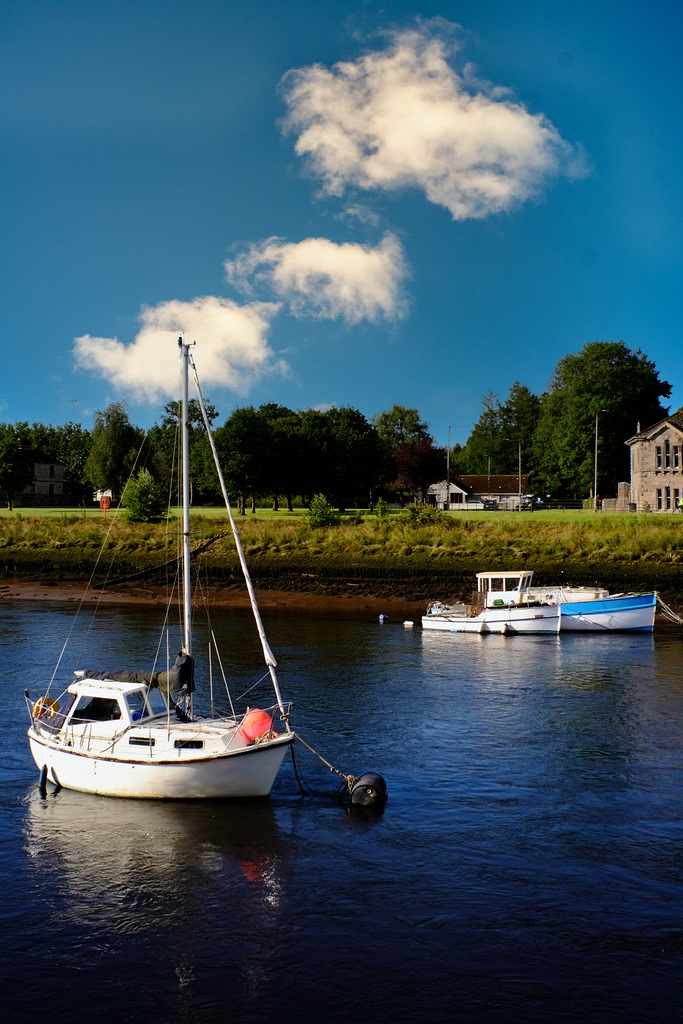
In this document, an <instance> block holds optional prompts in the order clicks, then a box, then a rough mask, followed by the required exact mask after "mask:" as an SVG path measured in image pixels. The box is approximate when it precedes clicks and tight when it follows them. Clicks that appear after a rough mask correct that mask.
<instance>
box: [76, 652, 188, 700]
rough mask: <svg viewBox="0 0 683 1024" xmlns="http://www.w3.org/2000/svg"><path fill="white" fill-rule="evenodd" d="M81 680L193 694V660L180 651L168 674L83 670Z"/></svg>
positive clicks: (116, 670)
mask: <svg viewBox="0 0 683 1024" xmlns="http://www.w3.org/2000/svg"><path fill="white" fill-rule="evenodd" d="M78 674H79V676H80V677H81V678H82V679H100V680H108V679H111V680H113V681H115V682H120V683H138V684H139V683H146V684H147V686H150V687H152V688H155V687H156V688H158V689H160V690H163V691H164V692H165V693H193V692H194V658H191V657H190V655H189V654H186V653H185V652H184V651H180V652H179V654H178V657H177V658H176V660H175V664H174V665H173V667H172V668H171V669H169V671H168V672H149V671H146V670H145V669H115V670H113V671H109V670H106V669H90V668H86V669H83V670H82V671H81V672H79V673H78Z"/></svg>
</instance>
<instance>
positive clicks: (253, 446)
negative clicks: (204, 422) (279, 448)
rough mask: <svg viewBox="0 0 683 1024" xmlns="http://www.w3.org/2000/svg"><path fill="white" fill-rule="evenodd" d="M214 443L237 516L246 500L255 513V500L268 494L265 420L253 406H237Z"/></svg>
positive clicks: (267, 431) (216, 435) (220, 429)
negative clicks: (237, 502) (237, 508)
mask: <svg viewBox="0 0 683 1024" xmlns="http://www.w3.org/2000/svg"><path fill="white" fill-rule="evenodd" d="M214 442H215V445H216V451H217V452H218V458H219V460H220V464H221V468H222V470H223V474H224V476H225V483H226V487H227V488H228V492H229V493H230V494H231V495H234V496H236V497H237V498H238V499H239V510H240V514H244V510H245V501H246V499H247V498H249V497H250V498H251V508H252V511H253V512H255V511H256V498H257V497H260V496H262V495H263V494H266V493H268V491H269V483H268V477H267V459H266V457H265V453H266V452H267V450H268V443H269V430H268V424H267V421H266V418H265V417H264V416H262V415H261V413H260V412H259V411H258V410H257V409H255V408H254V407H253V405H248V406H242V407H239V406H238V407H237V408H236V409H234V410H233V412H232V413H231V414H230V416H229V417H228V419H227V420H226V422H225V423H224V424H223V426H222V427H218V429H217V430H216V431H215V432H214Z"/></svg>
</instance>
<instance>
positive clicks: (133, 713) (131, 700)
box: [126, 690, 149, 722]
mask: <svg viewBox="0 0 683 1024" xmlns="http://www.w3.org/2000/svg"><path fill="white" fill-rule="evenodd" d="M126 704H127V705H128V710H129V711H130V717H131V718H132V719H133V721H134V722H137V721H139V719H141V718H147V716H148V715H149V711H148V710H147V705H146V703H145V694H144V692H143V691H142V690H134V691H133V693H127V694H126Z"/></svg>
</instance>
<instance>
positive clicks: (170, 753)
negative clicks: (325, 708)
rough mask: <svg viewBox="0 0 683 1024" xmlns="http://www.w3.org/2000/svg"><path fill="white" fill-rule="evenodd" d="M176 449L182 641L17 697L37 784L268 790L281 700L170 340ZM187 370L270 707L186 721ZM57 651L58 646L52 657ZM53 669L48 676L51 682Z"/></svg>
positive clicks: (285, 712)
mask: <svg viewBox="0 0 683 1024" xmlns="http://www.w3.org/2000/svg"><path fill="white" fill-rule="evenodd" d="M178 345H179V348H180V359H181V368H182V374H181V380H182V394H181V411H182V412H181V415H182V428H183V429H182V452H183V470H182V478H183V487H182V492H183V520H182V523H183V525H182V541H183V544H182V566H183V574H182V575H183V613H184V614H183V636H182V638H181V647H182V649H181V652H180V654H179V655H178V658H177V659H176V661H175V664H174V665H173V666H172V667H170V666H169V667H167V668H166V670H165V671H156V668H155V667H153V668H152V670H151V671H140V670H138V669H132V670H126V671H123V672H108V671H98V670H85V671H79V672H77V673H75V674H74V677H73V679H72V681H71V682H70V684H69V685H68V686H67V687H66V689H65V690H64V691H63V692H61V693H58V694H57V696H56V697H53V696H51V695H50V690H51V685H52V681H50V685H48V686H47V688H46V689H44V690H43V692H42V693H41V695H40V696H39V697H37V699H36V698H32V697H31V696H30V694H29V692H28V691H26V699H27V707H28V710H29V713H30V716H31V725H30V728H29V730H28V737H29V743H30V747H31V753H32V755H33V758H34V760H35V762H36V765H37V766H38V768H39V769H40V772H41V784H42V785H43V786H44V785H45V784H46V782H47V781H50V782H51V783H53V784H55V785H58V786H64V787H66V788H68V789H75V790H81V791H83V792H86V793H99V794H102V795H106V796H120V797H148V798H157V799H162V798H205V797H261V796H267V795H268V794H269V793H270V790H271V787H272V785H273V782H274V781H275V777H276V775H277V773H278V770H279V768H280V765H281V764H282V761H283V758H284V755H285V753H286V751H287V749H288V748H289V746H290V745H291V743H292V742H293V740H294V738H295V734H294V732H293V731H292V729H291V726H290V722H289V705H286V704H284V703H283V700H282V696H281V694H280V687H279V683H278V680H277V676H276V673H275V668H276V661H275V658H274V656H273V653H272V651H271V649H270V646H269V644H268V641H267V639H266V635H265V631H264V629H263V624H262V621H261V617H260V614H259V610H258V607H257V604H256V597H255V594H254V590H253V587H252V584H251V579H250V577H249V572H248V569H247V565H246V562H245V559H244V553H243V551H242V546H241V543H240V539H239V535H238V532H237V528H236V525H235V521H234V519H233V515H232V510H231V508H230V502H229V499H228V495H227V490H226V487H225V482H224V480H223V475H222V472H221V469H220V465H219V462H218V458H217V455H216V451H215V448H214V446H213V439H212V437H211V431H210V430H209V424H208V420H207V416H206V410H205V406H204V400H203V398H202V394H201V390H200V388H199V380H198V377H197V371H196V368H195V366H194V361H193V360H192V357H191V355H190V347H191V346H190V345H187V344H184V343H183V340H182V338H180V339H179V341H178ZM190 367H192V371H193V375H194V381H195V384H196V388H197V394H198V398H199V404H200V408H201V410H202V415H203V417H204V422H205V425H206V428H207V434H208V437H209V440H210V443H211V447H212V450H213V454H214V460H215V463H216V469H217V472H218V477H219V480H220V484H221V488H222V491H223V497H224V500H225V503H226V508H227V511H228V516H229V519H230V523H231V526H232V530H233V535H234V539H235V545H236V548H237V553H238V556H239V558H240V562H241V565H242V569H243V572H244V578H245V582H246V586H247V589H248V592H249V596H250V599H251V603H252V610H253V613H254V618H255V621H256V626H257V630H258V634H259V637H260V641H261V646H262V650H263V655H264V660H265V663H266V666H267V674H269V675H270V681H271V683H272V688H273V693H274V703H273V706H272V707H269V708H268V709H264V708H252V709H247V710H246V711H245V712H244V713H243V714H235V713H234V712H233V713H231V714H230V715H226V716H223V717H205V718H203V717H196V716H195V714H194V708H193V696H192V695H193V692H194V689H195V682H194V660H193V657H192V599H191V591H190V582H191V580H190V514H189V468H188V454H189V438H188V429H189V428H188V421H189V415H188V379H189V368H190ZM65 649H66V644H65V645H64V647H63V648H62V653H61V654H60V658H59V661H58V667H59V663H60V662H61V660H62V657H63V655H64V652H65ZM56 673H57V669H55V674H54V675H53V678H54V677H55V675H56Z"/></svg>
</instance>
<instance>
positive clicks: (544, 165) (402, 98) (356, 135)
mask: <svg viewBox="0 0 683 1024" xmlns="http://www.w3.org/2000/svg"><path fill="white" fill-rule="evenodd" d="M443 27H444V26H441V28H442V29H443ZM391 40H392V41H391V44H390V46H389V47H388V48H387V49H386V50H383V51H375V52H371V53H368V54H366V55H365V56H363V57H361V58H359V59H358V60H357V61H353V62H341V63H338V64H335V65H334V67H332V68H331V69H329V68H326V67H323V66H322V65H320V64H314V65H311V66H310V67H304V68H298V69H294V70H292V71H290V72H288V74H287V75H286V76H285V78H284V79H283V83H282V88H283V94H284V98H285V101H286V104H287V108H288V112H287V116H286V118H285V121H284V126H285V130H286V131H289V132H292V133H294V134H296V135H297V136H298V137H297V140H296V152H297V154H299V155H300V156H304V157H307V158H308V160H309V161H310V164H311V167H312V169H313V171H314V173H315V174H316V175H318V176H319V177H320V179H321V181H322V187H323V191H324V192H326V193H327V194H329V195H335V196H341V195H342V194H343V193H344V191H345V190H346V189H347V188H348V187H356V188H362V189H381V190H386V191H393V190H396V189H400V188H406V187H414V188H419V189H422V190H423V191H424V193H425V195H426V196H427V198H428V199H429V200H430V202H432V203H436V204H438V205H441V206H445V207H446V208H447V209H448V210H450V212H451V214H452V215H453V218H454V219H456V220H464V219H466V218H470V217H475V218H477V217H486V216H488V215H489V214H492V213H497V212H500V211H503V210H508V209H510V208H512V207H514V206H515V205H517V204H519V203H521V202H523V201H524V200H526V199H528V198H530V197H531V196H533V195H535V194H537V193H538V192H539V190H540V189H541V187H542V186H543V184H544V183H545V182H547V181H548V179H549V178H551V177H553V176H555V175H558V174H560V173H566V174H568V175H572V174H578V173H580V158H579V156H578V155H577V152H576V150H574V148H573V147H572V146H570V145H569V143H567V142H565V141H564V140H563V139H562V138H561V137H560V135H559V133H558V132H557V130H556V129H555V127H554V126H553V125H552V124H551V123H550V122H549V121H548V120H547V119H546V118H545V117H544V116H543V115H542V114H530V113H529V112H528V111H527V110H526V109H525V108H524V107H523V106H522V105H521V104H518V103H515V102H513V101H512V100H511V99H510V97H509V94H508V92H507V90H504V89H500V88H494V87H492V86H489V85H487V84H485V83H482V82H478V81H476V80H475V79H474V78H473V77H472V75H471V71H470V69H465V72H464V75H463V76H462V77H461V76H459V75H458V74H457V73H456V72H455V71H454V70H453V68H452V67H451V66H450V65H449V63H448V60H447V58H448V57H449V56H450V55H451V53H452V50H453V46H452V43H450V42H449V43H447V42H446V40H445V38H444V37H443V32H442V36H441V38H440V37H439V36H438V35H437V34H435V32H434V31H430V30H429V29H427V28H425V27H424V26H420V27H418V28H416V29H412V30H408V31H404V32H397V33H395V34H393V36H392V37H391Z"/></svg>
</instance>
